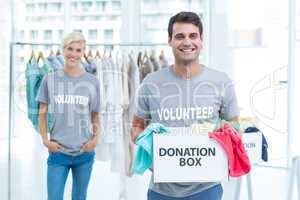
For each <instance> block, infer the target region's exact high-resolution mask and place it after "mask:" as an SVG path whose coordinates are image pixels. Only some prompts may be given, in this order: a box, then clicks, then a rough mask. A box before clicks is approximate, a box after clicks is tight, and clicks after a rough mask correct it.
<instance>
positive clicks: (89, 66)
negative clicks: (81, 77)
mask: <svg viewBox="0 0 300 200" xmlns="http://www.w3.org/2000/svg"><path fill="white" fill-rule="evenodd" d="M82 66H83V68H84V69H85V71H86V72H88V73H90V74H93V75H97V68H98V67H97V61H96V60H95V59H94V58H92V57H88V58H87V60H86V62H84V63H82Z"/></svg>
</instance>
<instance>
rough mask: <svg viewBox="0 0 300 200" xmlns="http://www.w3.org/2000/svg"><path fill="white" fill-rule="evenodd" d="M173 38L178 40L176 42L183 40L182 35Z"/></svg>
mask: <svg viewBox="0 0 300 200" xmlns="http://www.w3.org/2000/svg"><path fill="white" fill-rule="evenodd" d="M175 38H176V39H178V40H182V39H184V36H183V35H176V36H175Z"/></svg>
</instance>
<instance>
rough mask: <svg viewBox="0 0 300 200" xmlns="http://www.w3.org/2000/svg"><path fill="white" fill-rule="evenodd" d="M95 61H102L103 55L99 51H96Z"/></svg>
mask: <svg viewBox="0 0 300 200" xmlns="http://www.w3.org/2000/svg"><path fill="white" fill-rule="evenodd" d="M95 59H101V55H100V52H99V50H98V49H97V51H96V55H95Z"/></svg>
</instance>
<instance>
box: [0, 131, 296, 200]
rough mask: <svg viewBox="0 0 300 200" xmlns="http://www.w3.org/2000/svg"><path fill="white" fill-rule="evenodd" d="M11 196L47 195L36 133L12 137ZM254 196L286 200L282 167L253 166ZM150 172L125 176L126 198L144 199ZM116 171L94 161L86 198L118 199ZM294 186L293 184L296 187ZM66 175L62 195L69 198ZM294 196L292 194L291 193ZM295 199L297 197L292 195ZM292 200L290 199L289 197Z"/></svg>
mask: <svg viewBox="0 0 300 200" xmlns="http://www.w3.org/2000/svg"><path fill="white" fill-rule="evenodd" d="M0 146H1V149H2V151H1V152H0V185H1V187H0V199H1V200H5V199H8V185H7V184H8V183H7V181H8V178H7V151H6V150H7V140H0ZM11 153H12V154H11V155H12V162H11V175H12V176H11V200H29V199H30V200H44V199H47V198H46V158H47V151H46V150H45V148H44V147H43V146H42V145H41V144H40V139H39V136H38V135H32V137H25V136H19V137H17V138H14V139H13V141H12V152H11ZM251 176H252V182H253V199H254V200H266V199H267V200H285V199H286V198H285V195H286V189H287V173H286V171H285V170H282V169H273V168H262V167H254V168H253V169H252V172H251ZM149 177H150V173H149V172H147V173H145V175H144V176H133V177H131V178H126V193H125V196H126V197H127V198H126V199H127V200H144V199H146V192H147V186H148V181H149ZM235 183H236V181H235V179H232V180H231V181H230V182H228V183H224V184H223V185H224V191H225V192H224V198H223V199H224V200H234V194H235V193H236V191H235ZM121 184H122V183H121V182H120V176H119V174H118V173H112V172H110V166H109V163H105V162H98V161H97V162H96V163H95V166H94V171H93V176H92V179H91V182H90V187H89V192H88V194H89V196H88V199H89V200H99V199H100V200H101V199H103V200H119V191H120V188H121ZM295 189H296V188H295ZM70 192H71V182H70V179H68V182H67V186H66V190H65V199H66V200H68V199H70ZM294 196H295V195H294ZM239 199H241V200H247V199H248V198H247V191H246V179H243V180H242V191H241V196H240V198H239ZM294 199H296V198H294ZM289 200H291V199H289Z"/></svg>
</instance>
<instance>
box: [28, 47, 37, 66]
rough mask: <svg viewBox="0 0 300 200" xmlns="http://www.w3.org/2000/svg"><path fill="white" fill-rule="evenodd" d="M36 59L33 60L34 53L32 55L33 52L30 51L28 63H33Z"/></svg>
mask: <svg viewBox="0 0 300 200" xmlns="http://www.w3.org/2000/svg"><path fill="white" fill-rule="evenodd" d="M35 60H36V58H35V53H34V50H32V51H31V54H30V58H29V62H30V63H32V62H33V61H35Z"/></svg>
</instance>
